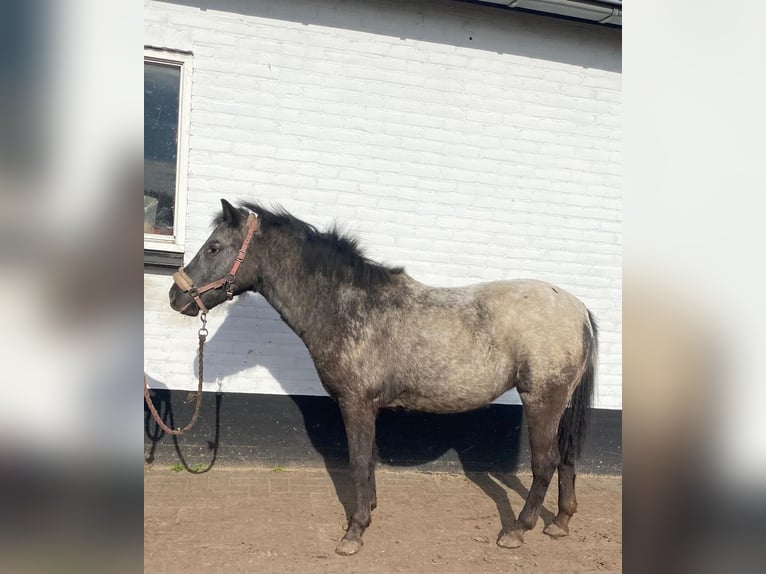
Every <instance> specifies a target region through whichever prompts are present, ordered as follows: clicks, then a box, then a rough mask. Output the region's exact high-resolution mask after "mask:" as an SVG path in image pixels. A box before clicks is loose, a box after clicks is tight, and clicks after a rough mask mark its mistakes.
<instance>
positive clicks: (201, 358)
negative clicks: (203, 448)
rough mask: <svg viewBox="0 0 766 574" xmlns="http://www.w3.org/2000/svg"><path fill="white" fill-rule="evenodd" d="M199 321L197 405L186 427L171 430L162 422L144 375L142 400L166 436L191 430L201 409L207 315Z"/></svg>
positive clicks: (201, 315) (204, 314)
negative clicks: (200, 323)
mask: <svg viewBox="0 0 766 574" xmlns="http://www.w3.org/2000/svg"><path fill="white" fill-rule="evenodd" d="M200 319H201V320H202V327H201V328H200V330H199V332H198V335H199V383H198V385H197V404H196V406H195V407H194V414H193V415H192V418H191V421H189V424H188V425H186V426H185V427H184V428H178V429H176V430H173V429H171V428H170V427H169V426H168V425H166V424H165V423H164V422H163V421H162V418H161V417H160V415H159V413H158V412H157V409H156V408H154V404H153V403H152V398H151V397H150V396H149V385H148V384H147V382H146V373H144V400H145V401H146V404H147V406H148V407H149V410H150V411H151V413H152V417H154V422H156V423H157V425H158V426H159V427H160V428H161V429H162V430H164V431H165V432H166V433H168V434H172V435H182V434H184V433H185V432H186V431H188V430H189V429H190V428H192V427H193V426H194V423H196V422H197V418H198V417H199V412H200V409H201V408H202V378H203V376H202V373H203V369H204V350H205V340H206V339H207V335H208V330H207V314H206V313H201V314H200Z"/></svg>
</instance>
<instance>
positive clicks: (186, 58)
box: [144, 48, 191, 266]
mask: <svg viewBox="0 0 766 574" xmlns="http://www.w3.org/2000/svg"><path fill="white" fill-rule="evenodd" d="M190 88H191V54H188V53H181V52H173V51H167V50H156V49H152V48H146V49H145V51H144V254H145V256H144V260H145V262H146V263H149V262H152V263H155V264H159V265H163V264H166V265H170V266H177V265H178V264H179V262H180V263H182V260H183V249H184V220H185V209H186V172H187V161H188V160H187V153H188V149H189V142H188V138H189V129H188V126H189V112H190V110H191V98H190V95H191V93H190V92H191V89H190Z"/></svg>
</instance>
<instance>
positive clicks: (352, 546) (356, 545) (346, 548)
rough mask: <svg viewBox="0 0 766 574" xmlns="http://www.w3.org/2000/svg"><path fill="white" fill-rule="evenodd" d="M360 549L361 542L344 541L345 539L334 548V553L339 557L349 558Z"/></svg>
mask: <svg viewBox="0 0 766 574" xmlns="http://www.w3.org/2000/svg"><path fill="white" fill-rule="evenodd" d="M361 548H362V541H361V540H346V539H345V538H344V539H343V540H341V541H340V542H339V543H338V546H336V547H335V553H336V554H340V555H341V556H351V555H352V554H356V553H357V552H359V550H361Z"/></svg>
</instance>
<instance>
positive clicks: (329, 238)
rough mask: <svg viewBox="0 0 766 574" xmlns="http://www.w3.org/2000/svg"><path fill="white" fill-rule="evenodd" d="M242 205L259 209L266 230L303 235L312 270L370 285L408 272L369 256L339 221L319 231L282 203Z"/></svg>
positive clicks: (216, 221)
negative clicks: (270, 207)
mask: <svg viewBox="0 0 766 574" xmlns="http://www.w3.org/2000/svg"><path fill="white" fill-rule="evenodd" d="M240 207H244V208H246V209H249V210H250V211H253V212H255V213H257V214H258V217H259V218H260V220H261V229H263V230H264V231H265V230H267V229H269V228H280V229H282V230H283V231H284V232H287V233H290V234H292V235H294V236H296V237H298V238H300V239H301V240H302V241H303V252H302V253H303V264H304V265H305V266H306V269H307V270H308V271H309V272H310V273H321V274H322V275H324V276H326V277H330V278H332V279H335V280H337V281H342V282H346V283H351V284H353V285H354V286H355V287H359V288H362V289H368V288H373V287H377V286H381V285H387V284H389V283H391V281H392V280H393V278H394V276H395V275H399V274H401V273H403V272H404V268H403V267H389V266H386V265H383V264H381V263H377V262H376V261H372V260H371V259H368V258H367V257H366V256H365V255H364V252H363V251H362V248H361V246H360V245H359V240H358V239H357V238H356V237H353V236H350V235H348V234H347V233H345V232H344V231H342V230H341V229H339V228H338V226H337V224H333V226H332V227H330V228H329V229H328V230H327V231H319V230H318V229H317V228H316V227H314V226H313V225H311V224H310V223H306V222H305V221H302V220H300V219H298V218H297V217H295V216H294V215H293V214H291V213H289V212H288V211H287V210H286V209H284V208H282V207H276V208H274V209H272V210H269V209H266V208H265V207H263V206H262V205H260V204H259V203H252V202H244V203H242V204H241V205H240ZM223 221H224V219H223V214H219V215H218V216H217V217H216V218H215V219H214V220H213V223H214V224H219V223H221V222H223Z"/></svg>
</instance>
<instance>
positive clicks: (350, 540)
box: [335, 399, 376, 556]
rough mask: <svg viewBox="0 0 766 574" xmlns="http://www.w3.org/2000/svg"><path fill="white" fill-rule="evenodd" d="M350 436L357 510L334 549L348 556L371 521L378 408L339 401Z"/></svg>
mask: <svg viewBox="0 0 766 574" xmlns="http://www.w3.org/2000/svg"><path fill="white" fill-rule="evenodd" d="M339 403H340V409H341V413H342V414H343V422H344V423H345V425H346V436H347V437H348V458H349V463H350V466H351V482H352V483H353V485H354V512H353V513H352V514H351V518H350V519H349V521H348V530H347V531H346V535H345V536H344V537H343V539H342V540H341V541H340V543H339V544H338V546H337V547H336V548H335V552H337V553H338V554H343V555H345V556H348V555H350V554H356V553H357V552H359V549H360V548H361V547H362V544H363V542H362V534H363V533H364V530H365V529H366V528H367V527H368V526H369V525H370V521H371V505H372V503H373V502H375V500H374V499H373V497H374V494H373V492H372V489H373V488H374V486H373V483H372V480H371V478H372V477H371V464H372V461H373V456H372V449H373V444H374V442H375V415H376V410H375V408H374V407H373V406H372V405H371V404H370V403H368V402H364V401H357V400H348V399H344V400H341V401H339Z"/></svg>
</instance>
